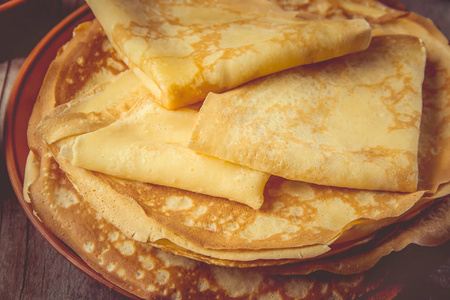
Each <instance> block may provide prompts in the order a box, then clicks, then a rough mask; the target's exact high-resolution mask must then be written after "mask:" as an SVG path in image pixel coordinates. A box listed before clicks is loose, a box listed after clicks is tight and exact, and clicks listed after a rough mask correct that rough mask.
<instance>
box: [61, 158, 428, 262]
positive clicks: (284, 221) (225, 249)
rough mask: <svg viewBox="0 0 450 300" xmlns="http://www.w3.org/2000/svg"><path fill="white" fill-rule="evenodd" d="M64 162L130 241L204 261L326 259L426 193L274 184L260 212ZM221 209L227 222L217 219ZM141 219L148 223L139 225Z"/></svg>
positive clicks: (277, 181) (79, 185) (97, 206)
mask: <svg viewBox="0 0 450 300" xmlns="http://www.w3.org/2000/svg"><path fill="white" fill-rule="evenodd" d="M58 152H59V150H58V149H54V153H58ZM58 161H59V163H60V164H61V166H62V168H63V169H64V170H65V171H66V172H67V173H68V174H70V178H71V180H72V181H73V182H74V184H75V185H76V186H77V188H78V190H79V191H80V192H81V194H83V196H85V197H86V199H87V200H88V201H89V202H90V203H91V205H92V206H93V207H95V209H97V210H98V211H99V212H102V215H103V216H104V217H105V219H107V220H108V221H110V222H113V224H115V225H116V226H117V227H118V228H120V230H122V231H123V232H124V233H126V235H127V236H129V237H134V238H135V239H137V240H139V241H146V240H148V241H151V242H157V241H158V240H161V239H168V240H171V241H172V242H173V243H175V244H176V245H178V246H179V247H181V248H184V249H187V250H192V251H194V252H197V253H199V254H201V255H207V256H213V257H216V258H220V259H229V260H243V261H251V260H255V259H266V260H269V259H274V258H277V259H280V258H295V259H299V258H306V257H314V256H317V255H322V254H323V253H326V252H329V247H328V246H327V245H328V244H331V243H339V242H340V240H339V237H340V236H341V235H343V233H347V234H345V235H343V237H344V240H345V241H352V240H358V239H359V238H361V237H363V236H365V235H368V234H370V233H371V232H373V231H375V230H377V229H379V228H382V227H383V226H386V225H388V224H390V223H392V222H396V221H397V220H400V218H401V217H402V215H403V214H405V213H408V211H409V210H410V209H411V208H413V207H414V205H415V203H416V202H417V201H418V200H419V199H420V198H421V196H422V195H423V193H424V191H421V192H418V193H413V194H406V195H405V194H401V193H385V192H368V191H359V190H348V189H339V188H330V187H324V186H317V185H312V184H306V183H299V182H292V181H288V180H283V179H280V178H273V180H271V181H269V183H268V185H267V189H266V194H265V198H266V199H267V201H266V203H265V204H264V205H263V207H262V208H261V209H260V210H259V211H257V212H255V211H252V210H251V209H250V211H249V209H248V208H245V207H243V206H239V205H234V204H227V203H226V201H225V202H224V200H223V199H218V198H214V197H207V196H203V195H199V194H194V193H188V192H185V191H181V190H177V189H171V188H167V187H162V186H156V185H150V184H143V183H140V182H136V181H129V180H119V179H117V178H112V177H110V176H105V175H102V174H100V173H91V172H88V171H86V170H81V169H77V168H74V167H73V166H71V165H70V164H69V162H68V161H65V160H64V159H62V158H58ZM99 190H101V191H102V192H101V193H99V192H96V191H99ZM113 203H115V204H114V205H113ZM174 203H176V204H177V205H174ZM330 203H333V206H330V205H329V204H330ZM386 203H390V206H386V205H385V204H386ZM120 207H122V209H120ZM414 209H417V207H416V208H414ZM218 211H220V212H222V214H223V215H224V216H226V218H223V217H218V216H216V215H215V214H213V213H212V212H218ZM342 211H346V213H345V214H342ZM138 218H139V219H140V220H141V222H143V223H137V222H135V221H136V219H138ZM362 218H363V219H372V220H378V221H377V222H373V223H371V222H369V223H368V222H366V221H364V220H359V219H362ZM288 248H290V249H288ZM270 263H277V262H270ZM278 263H283V261H280V262H278Z"/></svg>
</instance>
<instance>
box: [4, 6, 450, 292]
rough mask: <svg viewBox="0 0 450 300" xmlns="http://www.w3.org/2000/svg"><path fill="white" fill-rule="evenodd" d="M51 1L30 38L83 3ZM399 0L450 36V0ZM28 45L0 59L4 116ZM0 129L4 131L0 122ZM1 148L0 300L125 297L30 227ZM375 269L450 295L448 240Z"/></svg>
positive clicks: (410, 250) (411, 287) (410, 288)
mask: <svg viewBox="0 0 450 300" xmlns="http://www.w3.org/2000/svg"><path fill="white" fill-rule="evenodd" d="M38 2H42V1H38ZM50 2H51V3H53V6H51V15H50V16H48V15H45V13H46V12H47V13H48V11H49V9H48V8H49V7H48V6H47V7H46V9H45V10H42V9H41V11H39V9H38V10H37V11H34V12H33V13H32V15H33V18H32V19H33V21H34V22H39V20H41V21H42V22H43V23H42V24H44V25H41V26H37V27H38V28H37V27H36V26H32V25H30V28H32V29H29V32H31V31H33V35H32V37H30V36H29V38H30V39H33V40H34V41H35V42H37V41H38V40H39V38H40V37H42V36H43V35H44V34H45V32H47V31H48V30H49V29H50V28H51V26H53V25H54V24H55V23H56V22H57V21H58V20H60V19H61V18H62V17H63V16H65V15H67V14H68V13H69V12H70V11H71V10H73V9H74V8H75V7H77V6H79V5H80V4H81V3H82V1H77V0H71V1H70V0H66V1H62V3H63V5H61V3H59V4H55V3H57V2H58V1H50ZM402 3H404V4H405V5H406V7H407V8H408V9H409V10H412V11H415V12H417V13H419V14H422V15H424V16H427V17H429V18H431V19H432V20H434V22H435V23H436V24H437V26H438V27H440V28H441V29H442V31H443V32H444V34H446V36H447V37H450V1H448V0H427V1H423V0H403V1H402ZM47 5H49V4H47ZM43 20H45V22H44V21H43ZM0 24H1V15H0ZM31 26H32V27H31ZM0 29H2V28H0ZM22 36H23V35H22ZM25 38H26V36H25ZM35 42H34V43H35ZM28 44H29V43H28ZM28 44H27V43H25V45H22V46H17V45H15V47H17V48H16V49H17V51H15V52H14V51H13V54H12V55H9V57H5V56H3V57H0V98H1V106H0V118H1V119H2V120H3V115H4V109H5V106H6V103H7V101H8V97H9V93H10V90H11V87H12V85H13V82H14V79H15V78H16V76H17V73H18V71H19V69H20V67H21V66H22V64H23V62H24V61H25V56H26V54H27V53H28V52H29V51H30V45H28ZM32 44H33V43H32ZM7 46H8V45H5V44H3V43H2V40H0V48H2V49H6V48H5V47H7ZM10 52H11V51H10ZM14 53H17V55H14ZM0 130H1V131H0V132H3V122H1V123H0ZM0 146H1V148H0V154H1V157H0V191H1V192H0V299H123V298H124V297H123V296H122V295H119V294H117V293H116V292H114V291H110V290H109V289H108V288H107V287H105V286H103V285H100V284H98V283H97V282H95V281H93V280H92V279H90V278H89V277H87V276H86V275H85V274H83V273H82V272H80V271H79V270H78V269H76V268H75V267H74V266H72V265H71V264H70V263H69V262H67V261H66V260H65V259H64V258H63V257H62V256H60V255H59V254H58V253H56V251H55V250H54V249H53V248H52V247H51V246H49V244H48V243H47V242H46V241H45V240H44V238H43V237H42V236H41V235H40V234H39V233H38V232H37V231H36V230H35V229H34V227H33V226H32V225H31V223H30V222H29V220H28V219H27V217H26V216H25V214H24V212H23V210H22V208H21V206H20V205H19V203H18V201H17V199H16V196H15V195H14V192H13V190H12V188H11V185H10V182H9V178H8V174H7V172H6V166H5V159H4V150H3V137H1V138H0ZM376 267H377V268H384V267H386V268H387V267H389V268H390V269H391V270H393V271H392V273H393V274H391V275H392V278H393V280H394V281H397V282H398V283H402V284H403V285H404V286H405V289H404V290H403V292H402V293H401V294H400V297H399V298H401V299H450V242H447V243H445V244H444V245H442V246H439V247H434V248H426V247H418V246H414V245H412V246H409V247H407V248H406V249H405V250H403V251H402V252H400V253H394V254H391V255H389V256H388V257H386V258H384V259H382V260H381V262H380V263H379V264H378V265H377V266H376Z"/></svg>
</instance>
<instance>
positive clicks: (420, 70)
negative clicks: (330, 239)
mask: <svg viewBox="0 0 450 300" xmlns="http://www.w3.org/2000/svg"><path fill="white" fill-rule="evenodd" d="M425 58H426V53H425V48H424V47H423V45H422V43H421V42H420V41H419V40H418V39H417V38H414V37H411V36H390V37H386V36H384V37H377V38H374V39H373V40H372V43H371V44H370V46H369V48H368V49H367V50H365V51H362V52H359V53H356V54H350V55H347V56H344V57H339V58H335V59H333V60H330V61H326V62H322V63H317V64H313V65H308V66H301V67H297V68H294V69H290V70H287V71H283V72H279V73H276V74H272V75H270V76H267V77H264V78H260V79H257V80H254V81H253V82H251V83H248V84H245V85H242V86H241V87H239V88H236V89H234V90H231V91H228V92H225V93H222V94H213V93H211V94H209V95H208V97H207V98H206V100H205V102H204V103H203V105H202V107H201V109H200V112H199V114H198V116H197V117H196V122H195V126H194V130H193V132H192V137H191V139H190V141H189V148H191V149H193V150H195V151H198V152H200V153H204V154H207V155H211V156H214V157H218V158H220V159H223V160H227V161H230V162H234V163H237V164H240V165H243V166H248V167H250V168H252V169H255V170H260V171H263V172H267V173H270V174H273V175H277V176H280V177H283V178H287V179H291V180H298V181H305V182H310V183H315V184H320V185H327V186H336V187H348V188H356V189H369V190H385V191H400V192H413V191H416V190H417V182H418V165H417V153H418V144H419V133H420V121H421V116H422V83H423V78H424V69H425Z"/></svg>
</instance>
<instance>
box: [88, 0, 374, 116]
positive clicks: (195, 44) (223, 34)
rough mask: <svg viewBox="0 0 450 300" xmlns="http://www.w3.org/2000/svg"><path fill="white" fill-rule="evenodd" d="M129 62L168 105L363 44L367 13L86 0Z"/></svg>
mask: <svg viewBox="0 0 450 300" xmlns="http://www.w3.org/2000/svg"><path fill="white" fill-rule="evenodd" d="M88 3H89V6H90V8H91V9H92V11H93V12H94V14H95V16H96V17H97V18H98V20H99V21H100V23H101V24H102V26H103V28H104V29H105V32H106V34H107V35H108V37H109V40H110V41H111V42H112V44H113V45H114V47H115V48H116V50H117V51H118V53H119V54H120V55H121V56H122V58H123V60H124V61H125V62H126V63H127V65H128V66H129V67H130V68H131V69H132V70H133V71H134V72H135V73H136V75H137V76H138V77H140V78H141V80H142V81H143V82H144V83H145V84H146V85H147V87H148V88H149V89H150V90H151V91H152V93H153V94H154V96H155V99H157V101H158V102H159V103H160V104H161V105H163V106H164V107H166V108H170V109H173V108H178V107H182V106H185V105H188V104H192V103H195V102H198V101H201V100H203V99H204V98H205V96H206V95H207V93H208V92H210V91H214V92H221V91H225V90H227V89H230V88H233V87H236V86H238V85H240V84H242V83H245V82H247V81H249V80H251V79H254V78H257V77H260V76H264V75H267V74H270V73H273V72H277V71H280V70H284V69H287V68H290V67H294V66H297V65H301V64H306V63H312V62H317V61H322V60H325V59H329V58H332V57H336V56H340V55H343V54H347V53H352V52H356V51H359V50H363V49H365V48H366V47H367V46H368V43H369V41H370V27H369V26H368V24H367V23H366V22H365V21H363V20H353V21H346V20H345V21H327V20H325V21H322V22H309V21H301V20H299V19H295V18H294V17H293V16H294V15H293V14H292V13H289V12H284V11H283V10H281V9H280V8H279V7H278V6H276V5H275V4H272V3H271V2H269V1H264V0H244V1H237V2H236V1H230V0H215V1H208V2H204V1H197V2H195V1H194V2H189V1H175V0H174V1H134V2H129V1H128V2H126V1H119V0H118V1H101V0H91V1H88Z"/></svg>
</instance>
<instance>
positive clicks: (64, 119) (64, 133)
mask: <svg viewBox="0 0 450 300" xmlns="http://www.w3.org/2000/svg"><path fill="white" fill-rule="evenodd" d="M93 90H94V92H92V91H91V92H90V93H89V94H87V95H85V96H83V97H82V98H78V99H75V100H73V101H71V102H68V103H66V104H64V105H61V106H59V107H57V108H56V109H55V110H53V111H52V112H51V113H50V114H49V115H48V116H47V117H45V118H44V119H43V120H42V122H41V123H40V124H39V126H38V127H37V130H36V134H37V135H39V136H41V137H42V138H43V139H44V140H45V141H46V142H47V143H48V144H53V143H55V142H57V141H59V140H62V139H64V138H66V137H72V136H76V138H75V139H74V140H72V139H66V140H64V141H61V142H59V143H58V146H59V147H60V148H61V155H62V156H63V157H64V158H67V159H68V160H69V161H70V162H71V164H73V165H74V166H77V167H82V168H86V169H89V170H93V171H97V172H103V173H106V174H109V175H113V176H117V177H120V178H126V179H132V180H138V181H142V182H148V183H153V184H160V185H164V186H171V187H176V188H180V189H185V190H189V191H192V192H198V193H203V194H207V195H211V196H216V197H223V198H226V199H230V200H233V201H237V202H240V203H244V204H246V205H249V206H250V207H252V208H254V209H258V208H260V207H261V205H262V203H263V199H264V198H263V191H264V185H265V183H266V182H267V180H268V178H269V175H268V174H265V173H263V172H259V171H256V170H252V169H249V168H247V167H243V166H239V165H236V164H232V163H229V162H226V161H222V160H219V159H216V158H213V157H209V156H205V155H202V154H198V153H196V152H194V151H192V150H190V149H188V148H187V147H186V145H187V141H188V140H189V137H190V135H191V131H192V123H193V119H194V116H195V114H196V113H197V110H195V109H192V108H184V109H178V110H167V109H165V108H163V107H161V106H160V105H159V104H157V103H155V102H153V101H152V97H151V94H150V93H149V92H148V90H147V89H146V88H145V87H144V86H143V85H142V84H141V81H140V80H139V79H138V78H136V77H135V76H134V75H133V73H132V72H131V71H125V72H122V73H121V74H119V75H118V76H117V77H116V78H114V79H113V80H111V81H108V82H103V83H102V84H101V85H100V86H98V87H94V89H93Z"/></svg>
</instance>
